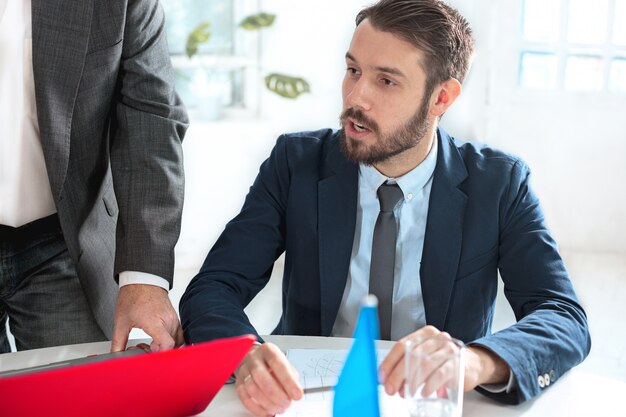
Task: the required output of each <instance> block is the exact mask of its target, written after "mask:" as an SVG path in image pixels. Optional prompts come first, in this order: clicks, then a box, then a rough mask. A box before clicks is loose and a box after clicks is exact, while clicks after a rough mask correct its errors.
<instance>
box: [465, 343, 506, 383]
mask: <svg viewBox="0 0 626 417" xmlns="http://www.w3.org/2000/svg"><path fill="white" fill-rule="evenodd" d="M467 356H468V357H467V362H468V365H469V367H470V370H469V372H471V373H473V374H474V375H476V381H475V382H476V385H477V386H478V385H484V384H502V383H506V382H507V381H508V380H509V379H510V375H511V369H510V368H509V365H507V363H506V362H505V361H504V360H503V359H502V358H500V357H499V356H498V355H496V354H495V353H493V352H492V351H490V350H489V349H485V348H483V347H481V346H469V347H467Z"/></svg>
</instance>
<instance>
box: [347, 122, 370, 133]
mask: <svg viewBox="0 0 626 417" xmlns="http://www.w3.org/2000/svg"><path fill="white" fill-rule="evenodd" d="M349 122H350V124H351V125H352V128H353V129H354V130H355V131H356V132H358V133H363V132H370V131H371V129H370V128H368V127H367V126H366V125H364V124H363V123H359V122H357V121H356V120H354V119H349Z"/></svg>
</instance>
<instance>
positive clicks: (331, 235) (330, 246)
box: [318, 136, 358, 336]
mask: <svg viewBox="0 0 626 417" xmlns="http://www.w3.org/2000/svg"><path fill="white" fill-rule="evenodd" d="M335 138H337V136H335ZM329 146H330V147H331V149H330V150H329V154H328V156H327V160H326V167H325V170H326V171H327V172H326V173H325V174H324V175H323V179H322V180H320V181H319V183H318V213H319V214H318V215H319V219H318V224H319V226H318V228H319V231H318V233H319V240H318V244H319V268H320V299H321V330H322V336H329V335H330V332H331V331H332V328H333V325H334V323H335V318H336V317H337V312H338V311H339V305H340V304H341V299H342V296H343V292H344V289H345V286H346V280H347V277H348V269H349V266H350V254H351V252H352V244H353V240H354V230H355V222H356V206H357V195H358V166H357V165H356V164H353V163H351V162H349V161H348V160H347V159H345V157H344V156H343V154H341V151H340V149H339V141H338V139H334V140H333V143H331V144H330V145H329Z"/></svg>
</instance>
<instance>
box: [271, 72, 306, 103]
mask: <svg viewBox="0 0 626 417" xmlns="http://www.w3.org/2000/svg"><path fill="white" fill-rule="evenodd" d="M265 86H266V87H267V89H268V90H270V91H271V92H273V93H276V94H278V95H279V96H281V97H285V98H289V99H295V98H298V96H299V95H300V94H303V93H310V92H311V89H310V87H309V83H308V82H307V81H306V80H305V79H304V78H299V77H291V76H289V75H284V74H276V73H272V74H269V75H267V76H266V77H265Z"/></svg>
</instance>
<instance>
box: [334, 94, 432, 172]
mask: <svg viewBox="0 0 626 417" xmlns="http://www.w3.org/2000/svg"><path fill="white" fill-rule="evenodd" d="M429 98H430V94H425V95H424V99H423V100H422V103H420V107H419V108H418V109H417V111H416V112H415V114H414V115H413V117H411V119H410V120H409V121H408V122H406V123H405V124H404V125H402V126H400V127H399V128H397V129H395V130H394V131H393V132H391V133H389V134H384V133H381V131H380V128H379V126H378V124H377V123H376V122H375V121H374V120H372V119H370V118H369V117H367V116H366V115H365V114H364V113H363V112H362V111H361V110H355V109H353V108H348V109H346V110H344V111H343V112H342V114H341V116H340V118H339V120H340V122H341V150H342V152H343V153H344V155H345V156H346V157H347V158H348V159H349V160H351V161H353V162H355V163H357V164H359V163H361V164H365V165H373V164H376V163H379V162H382V161H385V160H387V159H389V158H391V157H393V156H396V155H398V154H400V153H402V152H404V151H406V150H407V149H411V148H413V147H415V146H417V145H418V144H419V143H420V142H421V141H422V140H423V139H424V137H425V136H426V134H427V133H428V131H429V130H430V127H431V125H432V122H431V121H430V120H429V119H428V110H429ZM347 118H351V119H353V120H354V121H356V122H357V123H358V124H360V125H363V126H365V127H366V128H367V129H368V130H370V131H371V133H372V134H374V135H376V136H377V141H376V142H375V143H373V144H370V145H366V144H364V143H362V142H360V141H357V140H352V139H350V138H349V137H347V135H346V123H349V122H348V121H347Z"/></svg>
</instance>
